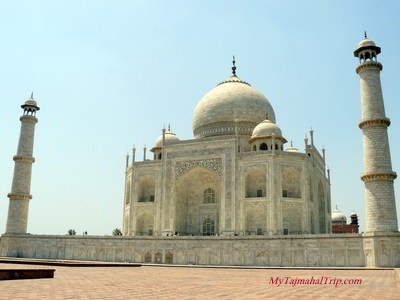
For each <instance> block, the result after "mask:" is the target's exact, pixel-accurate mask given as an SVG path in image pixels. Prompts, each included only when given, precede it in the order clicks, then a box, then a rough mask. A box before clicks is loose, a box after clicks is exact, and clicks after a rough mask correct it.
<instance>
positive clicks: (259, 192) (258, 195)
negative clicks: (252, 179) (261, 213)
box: [257, 190, 263, 198]
mask: <svg viewBox="0 0 400 300" xmlns="http://www.w3.org/2000/svg"><path fill="white" fill-rule="evenodd" d="M262 194H263V193H262V190H257V198H261V197H262V196H263V195H262Z"/></svg>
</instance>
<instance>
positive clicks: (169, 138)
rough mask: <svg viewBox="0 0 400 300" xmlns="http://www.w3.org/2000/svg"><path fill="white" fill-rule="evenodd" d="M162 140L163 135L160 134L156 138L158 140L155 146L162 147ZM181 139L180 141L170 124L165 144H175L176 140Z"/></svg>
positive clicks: (166, 132) (166, 131)
mask: <svg viewBox="0 0 400 300" xmlns="http://www.w3.org/2000/svg"><path fill="white" fill-rule="evenodd" d="M162 141H163V135H160V136H159V137H158V138H157V139H156V141H155V143H154V147H155V148H158V147H161V146H162ZM179 141H180V140H179V138H178V137H177V136H176V134H175V133H173V132H172V131H171V127H170V126H169V125H168V129H167V130H165V144H166V145H168V144H173V143H174V142H179Z"/></svg>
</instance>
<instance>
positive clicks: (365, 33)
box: [364, 31, 368, 39]
mask: <svg viewBox="0 0 400 300" xmlns="http://www.w3.org/2000/svg"><path fill="white" fill-rule="evenodd" d="M364 38H366V39H367V38H368V37H367V31H364Z"/></svg>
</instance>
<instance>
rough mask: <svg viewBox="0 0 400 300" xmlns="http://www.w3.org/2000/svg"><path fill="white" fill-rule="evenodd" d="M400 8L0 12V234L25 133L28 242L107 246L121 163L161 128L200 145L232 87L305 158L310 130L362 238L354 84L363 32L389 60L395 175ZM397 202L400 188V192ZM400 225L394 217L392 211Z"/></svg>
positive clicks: (98, 4) (326, 5) (398, 162)
mask: <svg viewBox="0 0 400 300" xmlns="http://www.w3.org/2000/svg"><path fill="white" fill-rule="evenodd" d="M399 8H400V5H399V4H398V2H397V1H380V2H379V3H377V2H376V1H365V0H364V1H338V0H336V1H232V0H230V1H211V0H210V1H173V0H170V1H128V0H126V1H116V0H114V1H100V0H96V1H89V0H87V1H74V0H68V1H50V0H49V1H40V0H37V1H28V0H27V1H18V0H14V1H5V0H0V42H1V46H0V68H1V69H0V103H1V105H2V109H1V110H0V120H1V121H0V132H1V136H2V139H1V144H0V166H1V169H0V170H1V172H0V195H1V197H0V199H1V201H0V233H2V232H4V230H5V224H6V217H7V210H8V198H7V197H6V195H7V193H9V192H10V189H11V181H12V175H13V167H14V162H13V161H12V157H13V155H15V154H16V149H17V143H18V136H19V130H20V122H19V117H20V115H21V113H22V110H21V108H20V105H21V104H22V103H23V102H24V101H25V100H26V98H27V97H28V96H29V95H30V93H31V91H33V92H34V94H35V98H36V100H37V101H38V104H39V106H40V107H41V110H40V111H39V112H38V114H37V116H38V118H39V123H38V124H37V126H36V137H35V148H34V156H35V157H36V163H35V164H34V165H33V178H32V189H31V193H32V195H33V200H32V201H31V203H30V214H29V224H28V231H29V232H30V233H51V234H64V233H66V231H67V230H68V229H69V228H74V229H76V230H77V232H78V233H81V232H83V231H85V230H87V231H88V233H89V234H111V231H112V229H113V228H115V227H121V226H122V204H123V188H124V166H125V155H126V152H127V151H129V152H130V149H131V147H132V145H133V144H136V146H137V147H138V148H139V149H138V152H137V157H139V158H142V156H143V152H142V149H141V148H142V147H143V145H144V144H146V145H148V146H150V147H151V146H152V145H153V143H154V141H155V139H156V138H157V137H158V136H159V134H160V130H161V128H162V126H163V124H167V123H169V122H170V123H171V127H172V130H173V131H175V132H176V133H177V135H178V136H179V137H180V138H181V139H190V138H192V136H193V135H192V127H191V118H192V112H193V110H194V108H195V106H196V103H197V102H198V101H199V100H200V98H201V97H202V96H203V95H204V94H205V93H206V92H207V91H208V90H210V89H211V88H213V87H214V86H215V84H217V83H219V82H220V81H222V80H224V79H225V78H226V77H227V76H228V75H229V74H230V67H231V60H232V54H235V55H236V58H237V67H238V69H237V74H238V75H239V76H240V77H241V78H242V79H243V80H246V81H248V82H250V83H251V84H252V85H253V86H254V87H255V88H256V89H258V90H259V91H260V92H262V93H263V94H264V95H265V96H266V97H267V98H268V99H269V101H270V102H271V104H272V106H273V107H274V110H275V114H276V116H277V123H278V125H279V126H280V127H281V129H282V131H283V134H284V136H285V137H286V139H288V140H293V142H294V145H295V146H297V147H299V148H301V149H303V144H304V142H303V138H304V134H305V133H306V132H308V130H309V128H310V126H312V127H313V129H314V131H315V144H316V145H317V147H318V148H321V147H322V145H324V146H325V148H326V149H327V163H328V165H329V166H330V167H331V169H332V189H331V191H332V206H333V208H334V206H335V205H336V204H337V205H338V206H339V208H340V209H341V210H342V211H343V212H344V213H345V214H346V215H349V214H350V213H351V212H352V211H353V210H355V211H356V212H357V213H359V215H360V222H361V226H362V230H364V224H365V217H364V202H363V183H362V182H361V181H360V179H359V178H360V175H361V173H362V160H363V159H362V133H361V131H360V130H359V129H358V127H357V124H358V122H359V120H360V99H359V98H360V96H359V78H358V75H357V74H356V73H355V67H356V65H357V62H358V61H357V59H356V58H354V57H353V50H355V48H356V46H357V44H358V42H359V41H360V40H361V39H362V37H363V32H364V30H367V32H368V35H369V37H370V38H371V39H374V40H375V42H376V43H377V44H378V46H380V47H382V54H381V55H380V56H379V57H378V60H379V61H381V62H382V64H383V66H384V68H383V72H382V77H381V78H382V85H383V93H384V98H385V105H386V112H387V116H388V117H389V118H391V120H392V125H391V127H390V129H389V137H390V142H391V150H392V162H393V168H394V170H397V171H399V172H400V154H399V151H398V149H399V148H400V141H399V138H398V137H399V133H400V120H399V109H400V107H399V106H400V105H399V101H398V98H399V96H398V95H399V93H400V90H399V85H398V72H399V70H400V65H399V59H398V53H400V42H399V28H400V18H399V17H398V12H399ZM395 188H396V194H397V196H398V198H399V197H400V188H399V180H397V181H396V182H395ZM397 204H398V205H397V207H398V215H400V214H399V211H400V208H399V206H400V204H399V201H397Z"/></svg>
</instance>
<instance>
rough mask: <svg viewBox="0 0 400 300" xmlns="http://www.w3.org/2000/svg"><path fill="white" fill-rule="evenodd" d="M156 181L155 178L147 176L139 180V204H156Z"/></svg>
mask: <svg viewBox="0 0 400 300" xmlns="http://www.w3.org/2000/svg"><path fill="white" fill-rule="evenodd" d="M155 191H156V181H155V179H154V177H152V176H149V175H146V176H143V177H141V178H140V180H139V193H138V202H154V201H155Z"/></svg>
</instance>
